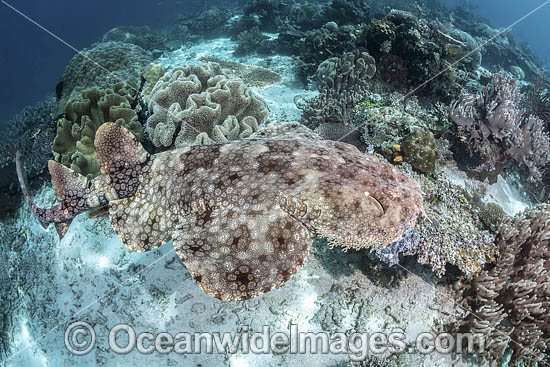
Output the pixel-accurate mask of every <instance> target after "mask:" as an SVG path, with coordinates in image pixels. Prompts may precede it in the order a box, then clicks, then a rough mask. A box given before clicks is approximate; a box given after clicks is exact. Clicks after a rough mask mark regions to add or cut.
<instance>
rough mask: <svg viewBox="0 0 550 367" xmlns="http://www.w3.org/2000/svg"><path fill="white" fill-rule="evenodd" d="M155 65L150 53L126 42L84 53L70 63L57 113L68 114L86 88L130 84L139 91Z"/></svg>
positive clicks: (95, 46) (59, 88)
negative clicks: (146, 72)
mask: <svg viewBox="0 0 550 367" xmlns="http://www.w3.org/2000/svg"><path fill="white" fill-rule="evenodd" d="M151 62H153V58H152V56H151V54H150V53H149V52H147V51H146V50H144V49H143V48H141V47H139V46H136V45H133V44H131V43H126V42H117V41H108V42H100V43H95V44H93V45H92V46H91V47H90V48H86V49H84V50H82V51H81V52H80V53H78V54H76V55H75V56H74V57H73V58H72V60H71V61H70V62H69V65H67V67H66V68H65V71H63V74H62V75H61V80H60V81H59V83H58V84H57V86H56V96H57V108H56V111H55V112H56V114H62V113H63V112H65V105H66V104H67V103H68V102H69V101H70V100H71V99H72V98H73V97H78V95H79V93H80V92H81V91H82V90H84V89H86V88H105V87H108V86H109V85H112V84H115V83H119V82H126V83H128V84H129V85H130V86H131V87H132V88H135V89H136V90H137V88H139V85H140V78H141V73H142V70H143V68H144V67H145V66H147V65H148V64H150V63H151Z"/></svg>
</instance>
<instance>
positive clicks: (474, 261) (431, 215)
mask: <svg viewBox="0 0 550 367" xmlns="http://www.w3.org/2000/svg"><path fill="white" fill-rule="evenodd" d="M402 167H403V169H406V166H402ZM410 174H411V175H412V177H413V178H415V179H416V180H417V181H418V183H419V184H420V187H421V188H422V192H423V200H424V211H425V213H426V215H425V216H424V217H421V218H419V220H418V222H417V224H416V227H415V229H416V231H418V233H419V235H420V241H419V243H418V245H417V246H414V247H413V250H412V251H409V252H407V253H406V254H407V255H415V254H416V255H418V262H419V263H421V264H429V265H430V266H431V267H432V270H433V271H434V272H435V273H436V274H437V275H438V276H442V275H443V274H445V272H446V269H445V267H446V265H447V264H452V265H456V266H457V267H458V268H459V269H460V270H461V271H462V272H463V273H464V274H465V276H466V277H472V276H473V275H475V274H477V273H479V272H480V271H481V270H482V269H483V265H484V264H485V263H487V262H492V261H494V258H495V255H496V254H497V249H496V247H495V244H494V242H493V235H492V234H491V233H490V232H488V231H487V230H486V229H485V226H484V224H483V222H482V221H481V219H480V217H479V215H478V214H477V210H476V208H474V207H473V206H472V204H471V203H469V202H468V200H467V198H466V196H467V194H466V193H465V192H464V190H463V189H462V188H461V187H460V186H456V185H454V184H452V183H450V182H448V181H447V180H446V179H445V177H444V176H443V175H441V174H438V175H436V178H435V179H433V178H429V177H427V176H425V175H420V174H416V173H414V172H410Z"/></svg>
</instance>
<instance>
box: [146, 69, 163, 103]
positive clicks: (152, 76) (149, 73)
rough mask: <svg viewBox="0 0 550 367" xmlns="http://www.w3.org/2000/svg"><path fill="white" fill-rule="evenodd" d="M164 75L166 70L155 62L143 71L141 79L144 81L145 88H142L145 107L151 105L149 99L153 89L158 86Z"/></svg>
mask: <svg viewBox="0 0 550 367" xmlns="http://www.w3.org/2000/svg"><path fill="white" fill-rule="evenodd" d="M163 75H164V68H163V67H162V65H160V64H156V63H154V62H152V63H150V64H149V65H147V66H146V67H145V69H143V73H142V74H141V79H142V81H143V86H142V88H141V98H142V100H143V102H144V103H145V105H147V104H148V103H149V98H150V97H151V92H152V91H153V87H154V86H155V84H157V82H158V80H159V79H160V77H161V76H163Z"/></svg>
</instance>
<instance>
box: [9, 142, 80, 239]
mask: <svg viewBox="0 0 550 367" xmlns="http://www.w3.org/2000/svg"><path fill="white" fill-rule="evenodd" d="M15 166H16V169H17V177H18V179H19V184H20V186H21V191H22V192H23V197H24V198H25V201H26V202H27V204H28V205H29V207H30V208H31V210H32V212H33V213H34V215H35V216H36V218H37V219H38V222H39V223H40V224H41V225H42V227H44V228H47V227H48V225H49V224H50V223H54V224H55V228H56V230H57V233H58V234H59V237H60V238H63V236H64V235H65V233H66V232H67V230H68V228H69V225H70V223H71V220H72V218H74V216H75V215H77V214H79V213H81V212H83V211H85V210H88V209H89V207H88V204H87V200H86V192H87V186H88V183H87V180H86V178H85V177H84V176H81V175H79V174H78V173H76V172H73V171H71V170H70V169H69V168H67V167H65V166H63V165H61V164H59V163H58V162H55V161H49V162H48V169H49V171H50V174H51V176H52V182H53V184H54V187H55V192H56V194H57V198H58V199H59V200H60V201H61V202H60V203H59V204H58V205H56V206H53V207H51V208H48V209H43V208H39V207H38V206H36V204H35V203H34V202H33V201H32V199H31V197H30V194H29V190H28V188H27V186H28V185H27V179H26V176H25V173H24V170H23V165H22V164H21V153H20V152H19V151H18V152H17V153H16V156H15Z"/></svg>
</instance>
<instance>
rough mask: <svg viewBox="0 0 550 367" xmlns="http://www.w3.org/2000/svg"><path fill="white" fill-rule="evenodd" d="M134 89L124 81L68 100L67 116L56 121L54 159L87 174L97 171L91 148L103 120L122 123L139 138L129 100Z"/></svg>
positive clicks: (140, 136) (92, 148) (97, 165)
mask: <svg viewBox="0 0 550 367" xmlns="http://www.w3.org/2000/svg"><path fill="white" fill-rule="evenodd" d="M134 98H135V90H133V89H132V88H128V86H127V85H126V84H125V83H117V84H115V85H113V86H112V87H111V88H105V89H99V88H90V89H87V90H85V91H83V92H81V93H80V97H79V98H74V99H73V100H72V101H71V102H69V103H68V104H67V107H66V110H65V114H66V118H61V119H59V121H58V122H57V135H56V137H55V139H54V141H53V144H52V148H51V149H52V152H53V154H54V157H55V160H56V161H57V162H60V163H61V164H63V165H65V166H66V167H69V168H70V169H72V170H73V171H75V172H77V173H79V174H81V175H84V176H89V177H95V176H97V175H98V174H99V161H98V159H97V155H96V151H95V148H94V141H95V135H96V131H97V129H99V127H100V126H101V125H102V124H103V123H105V122H117V123H120V124H122V125H123V126H125V127H126V128H127V129H128V130H129V131H131V132H132V133H133V134H134V135H135V136H136V137H137V138H138V139H141V138H142V135H143V128H142V126H141V124H140V123H139V121H138V117H137V115H136V113H135V111H134V110H133V109H132V107H131V104H132V103H133V101H134Z"/></svg>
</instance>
